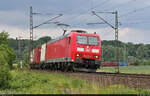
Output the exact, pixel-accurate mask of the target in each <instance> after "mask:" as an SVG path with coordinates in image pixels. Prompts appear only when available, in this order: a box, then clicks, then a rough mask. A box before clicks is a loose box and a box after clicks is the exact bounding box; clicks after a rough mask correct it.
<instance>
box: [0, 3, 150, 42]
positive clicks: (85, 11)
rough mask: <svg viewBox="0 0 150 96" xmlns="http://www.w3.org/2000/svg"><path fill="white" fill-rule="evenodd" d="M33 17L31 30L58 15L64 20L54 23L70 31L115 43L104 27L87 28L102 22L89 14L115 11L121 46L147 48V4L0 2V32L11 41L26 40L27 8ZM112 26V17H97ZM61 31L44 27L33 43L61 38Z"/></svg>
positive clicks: (149, 18) (149, 14)
mask: <svg viewBox="0 0 150 96" xmlns="http://www.w3.org/2000/svg"><path fill="white" fill-rule="evenodd" d="M30 6H32V7H33V12H35V13H42V15H34V16H33V19H34V26H36V25H38V24H40V23H42V22H44V21H46V20H48V19H51V18H53V17H55V16H57V14H63V16H61V17H59V18H57V19H55V20H54V21H57V22H61V23H64V24H68V25H70V27H69V28H67V29H68V32H69V31H70V30H72V29H83V30H86V31H88V32H90V33H91V32H97V33H98V34H99V35H100V37H101V39H102V40H114V36H115V35H114V30H113V29H112V28H111V27H109V26H108V25H107V24H97V25H87V23H97V22H102V21H101V20H100V19H99V18H98V17H96V16H95V15H93V14H92V12H91V11H96V12H113V11H116V10H117V11H118V15H119V22H120V26H119V40H121V41H123V42H134V43H145V44H150V38H149V37H150V31H149V29H150V27H149V25H150V0H0V32H1V31H3V30H5V31H7V32H9V34H10V37H12V38H16V37H18V36H21V37H22V38H29V11H30V10H29V7H30ZM97 14H98V15H100V16H102V17H103V18H104V19H106V20H107V21H108V22H109V23H111V24H112V25H114V15H113V14H102V13H97ZM62 34H63V32H62V29H61V28H60V27H58V26H56V25H55V24H48V25H43V26H41V27H39V28H36V29H35V30H34V39H38V38H39V37H41V36H51V37H52V38H55V37H57V36H60V35H62Z"/></svg>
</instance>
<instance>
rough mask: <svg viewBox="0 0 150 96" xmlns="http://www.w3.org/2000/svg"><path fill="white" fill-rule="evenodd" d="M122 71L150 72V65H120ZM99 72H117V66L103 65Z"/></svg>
mask: <svg viewBox="0 0 150 96" xmlns="http://www.w3.org/2000/svg"><path fill="white" fill-rule="evenodd" d="M119 71H120V72H121V73H133V74H150V66H120V67H119ZM97 72H115V67H101V68H100V69H98V70H97Z"/></svg>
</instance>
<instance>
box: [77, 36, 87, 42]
mask: <svg viewBox="0 0 150 96" xmlns="http://www.w3.org/2000/svg"><path fill="white" fill-rule="evenodd" d="M77 43H78V44H87V36H80V35H78V36H77Z"/></svg>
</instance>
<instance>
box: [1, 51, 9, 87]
mask: <svg viewBox="0 0 150 96" xmlns="http://www.w3.org/2000/svg"><path fill="white" fill-rule="evenodd" d="M10 80H11V74H10V71H9V66H8V64H7V62H6V60H5V59H4V56H3V55H2V54H0V88H1V89H6V88H9V87H10Z"/></svg>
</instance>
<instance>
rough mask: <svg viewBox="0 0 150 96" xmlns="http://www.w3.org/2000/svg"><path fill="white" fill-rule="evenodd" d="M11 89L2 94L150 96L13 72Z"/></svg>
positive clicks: (119, 87)
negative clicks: (123, 95)
mask: <svg viewBox="0 0 150 96" xmlns="http://www.w3.org/2000/svg"><path fill="white" fill-rule="evenodd" d="M11 74H12V75H13V79H12V81H11V87H10V88H9V89H7V90H0V93H1V94H6V93H7V94H150V91H148V90H144V89H140V90H133V89H130V88H125V87H124V86H123V85H111V86H108V87H106V88H104V87H103V86H101V84H99V83H94V82H93V83H88V82H87V81H86V80H80V79H76V78H73V77H66V76H64V75H61V74H56V73H53V74H50V73H35V72H32V73H31V72H26V71H23V72H21V71H12V72H11Z"/></svg>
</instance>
